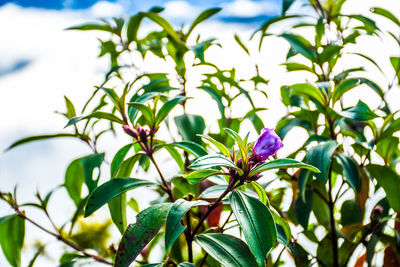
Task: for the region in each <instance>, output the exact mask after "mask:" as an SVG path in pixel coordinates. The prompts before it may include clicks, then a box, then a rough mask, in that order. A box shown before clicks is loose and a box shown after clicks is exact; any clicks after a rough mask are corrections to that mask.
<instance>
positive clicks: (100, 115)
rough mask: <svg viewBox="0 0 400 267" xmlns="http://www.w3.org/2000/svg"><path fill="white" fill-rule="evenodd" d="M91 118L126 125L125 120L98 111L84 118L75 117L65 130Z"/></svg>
mask: <svg viewBox="0 0 400 267" xmlns="http://www.w3.org/2000/svg"><path fill="white" fill-rule="evenodd" d="M91 118H95V119H105V120H109V121H111V122H116V123H119V124H125V122H124V121H123V120H121V119H120V118H118V117H117V116H115V115H114V114H111V113H107V112H102V111H96V112H93V113H91V114H89V115H87V116H84V117H74V118H72V119H70V120H69V121H68V123H67V125H65V127H64V128H66V127H68V126H71V125H73V124H75V123H77V122H79V121H81V120H86V119H91Z"/></svg>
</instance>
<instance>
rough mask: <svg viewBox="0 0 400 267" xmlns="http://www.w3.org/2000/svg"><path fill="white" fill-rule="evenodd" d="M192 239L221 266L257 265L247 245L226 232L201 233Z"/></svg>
mask: <svg viewBox="0 0 400 267" xmlns="http://www.w3.org/2000/svg"><path fill="white" fill-rule="evenodd" d="M194 241H195V242H196V243H197V244H199V245H200V246H201V247H202V248H203V249H204V250H205V251H206V252H207V253H208V254H210V255H211V257H213V258H214V259H216V260H217V261H218V262H219V263H221V264H222V266H225V267H250V266H257V263H256V261H255V259H254V256H253V254H252V253H251V252H250V249H249V247H248V246H247V245H246V243H244V242H243V241H242V240H240V239H239V238H237V237H234V236H231V235H227V234H201V235H197V236H196V237H195V239H194Z"/></svg>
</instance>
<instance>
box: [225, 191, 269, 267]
mask: <svg viewBox="0 0 400 267" xmlns="http://www.w3.org/2000/svg"><path fill="white" fill-rule="evenodd" d="M229 202H230V203H231V207H232V211H233V214H234V215H235V218H236V220H237V221H238V223H239V225H240V228H241V229H242V231H243V234H244V236H245V238H246V241H247V244H248V245H249V247H250V250H251V251H252V253H253V254H254V255H255V257H256V259H257V263H258V266H265V257H266V256H267V255H268V253H269V252H270V250H271V249H272V247H273V246H275V244H276V241H277V239H276V238H277V235H276V228H275V223H274V219H273V217H272V215H271V212H270V211H269V209H268V208H267V206H265V205H264V204H263V203H262V202H261V201H259V200H258V199H256V198H254V197H250V196H248V195H246V194H244V193H242V192H240V191H233V192H232V193H231V195H230V197H229Z"/></svg>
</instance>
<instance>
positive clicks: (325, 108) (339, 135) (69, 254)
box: [0, 1, 400, 267]
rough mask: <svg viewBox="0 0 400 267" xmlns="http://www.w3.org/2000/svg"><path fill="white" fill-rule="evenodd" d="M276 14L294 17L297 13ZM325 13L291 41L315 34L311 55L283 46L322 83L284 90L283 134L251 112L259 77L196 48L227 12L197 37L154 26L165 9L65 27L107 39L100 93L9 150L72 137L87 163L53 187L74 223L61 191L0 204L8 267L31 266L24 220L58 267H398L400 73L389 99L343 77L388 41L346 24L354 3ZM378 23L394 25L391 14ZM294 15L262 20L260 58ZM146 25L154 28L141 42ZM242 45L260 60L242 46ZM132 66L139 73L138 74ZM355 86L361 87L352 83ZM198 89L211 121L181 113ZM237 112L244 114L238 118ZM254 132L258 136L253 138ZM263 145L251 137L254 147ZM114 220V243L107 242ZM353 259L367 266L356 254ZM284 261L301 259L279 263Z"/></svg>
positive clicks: (371, 26)
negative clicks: (365, 94) (393, 102)
mask: <svg viewBox="0 0 400 267" xmlns="http://www.w3.org/2000/svg"><path fill="white" fill-rule="evenodd" d="M283 2H284V4H283V12H285V11H286V10H287V8H288V6H290V3H292V2H293V1H283ZM321 2H322V1H309V7H310V8H311V9H313V10H314V11H315V14H314V15H315V16H314V17H310V18H309V19H310V22H307V23H300V24H298V25H294V26H293V27H292V29H291V30H293V31H294V32H295V31H296V29H298V28H301V27H314V28H315V36H313V38H311V39H312V40H311V41H309V40H308V39H307V38H306V37H308V36H305V37H302V36H300V35H298V34H295V33H292V32H290V33H283V34H281V35H279V37H281V38H283V39H284V40H286V41H287V42H288V43H289V45H290V50H289V52H288V55H287V62H285V63H284V65H285V66H286V68H287V71H288V73H289V74H290V73H291V72H292V71H302V72H303V73H307V74H308V75H310V77H308V76H307V81H314V82H313V83H311V82H307V83H297V84H293V85H283V86H282V87H281V98H282V103H283V104H284V105H285V106H286V107H287V110H288V113H287V115H285V116H284V117H283V118H282V119H281V120H279V122H278V124H277V126H276V127H275V129H270V128H265V125H264V122H263V120H262V119H261V118H264V117H263V116H262V112H263V111H264V110H265V107H264V106H261V107H259V106H256V103H255V101H253V100H254V97H255V96H257V97H258V96H266V92H265V87H266V86H267V85H268V80H266V79H265V78H264V77H263V75H264V74H261V73H260V66H259V65H255V66H254V70H255V71H254V73H253V74H252V75H253V76H252V77H238V76H237V74H236V71H235V68H232V69H221V68H220V67H219V66H218V65H217V64H216V63H214V62H212V61H211V60H209V59H208V58H207V57H206V55H207V51H208V49H209V48H210V47H213V46H214V47H216V46H218V43H217V42H216V40H215V39H206V40H203V39H201V38H200V36H198V38H196V39H195V40H193V39H194V38H189V37H191V36H192V35H193V30H194V29H195V28H196V27H197V26H198V25H199V24H200V23H201V22H203V21H204V20H206V19H208V18H209V17H211V16H213V15H214V14H216V13H218V12H219V11H220V8H212V9H208V10H205V11H204V12H202V13H201V14H200V15H199V16H198V17H197V18H195V20H194V21H193V22H192V24H191V25H190V26H189V27H188V28H185V27H183V26H182V27H181V28H180V29H178V30H175V29H174V27H173V26H172V25H171V24H170V23H169V22H168V21H167V20H166V19H165V18H163V17H162V16H161V15H160V13H161V12H162V10H163V9H162V8H160V7H154V8H152V9H150V10H149V11H147V12H139V13H137V14H135V15H133V16H132V17H130V18H129V19H128V20H125V19H124V18H114V19H113V20H111V21H106V20H103V21H102V22H101V23H96V24H85V25H80V26H76V27H72V28H70V30H83V31H86V30H96V31H103V32H106V33H107V34H109V36H108V38H106V39H102V40H100V43H101V52H100V55H99V56H101V57H102V56H106V55H107V56H109V58H110V66H109V69H108V70H107V71H106V75H105V79H104V81H103V82H102V83H101V84H100V85H99V86H96V87H95V90H94V92H93V94H92V96H91V97H90V98H89V99H88V100H87V102H86V103H85V104H84V106H83V107H82V109H81V111H80V113H79V111H78V112H77V109H76V108H75V106H74V104H73V102H72V101H70V99H69V98H67V97H65V108H66V111H65V112H60V113H61V114H62V115H63V116H64V117H65V118H66V127H65V130H64V132H62V133H58V134H46V135H39V136H31V137H27V138H22V139H20V140H18V141H16V142H15V143H13V144H12V145H11V146H10V147H9V149H13V148H15V147H17V146H19V145H22V144H26V143H28V142H32V141H37V140H43V139H49V138H64V137H68V138H73V139H75V140H77V141H79V142H83V143H84V144H86V145H87V148H88V151H89V152H87V153H88V154H87V155H85V156H83V157H79V158H76V159H75V160H73V161H72V162H71V163H70V164H69V165H68V167H67V169H66V172H65V179H64V181H63V183H62V185H61V186H60V187H57V188H56V189H59V188H62V189H65V191H66V193H67V195H68V197H69V200H70V204H71V205H72V206H73V209H74V213H73V214H68V216H67V218H66V219H65V218H63V219H65V221H64V222H63V223H62V224H60V225H59V224H58V223H56V222H55V220H53V218H52V215H51V214H52V213H51V210H50V208H49V205H48V204H49V202H50V200H51V199H52V196H53V195H54V194H56V193H58V192H59V191H56V189H54V190H51V191H50V192H48V193H47V194H46V195H44V196H43V195H42V194H41V193H39V192H38V193H37V194H36V197H37V201H36V202H28V203H20V202H19V199H18V201H17V190H14V192H3V191H0V200H3V201H5V202H6V203H7V204H9V206H10V207H11V208H12V209H13V210H14V213H12V214H7V215H6V216H4V217H1V218H0V236H1V238H0V246H1V248H2V251H3V253H4V255H5V257H6V259H7V260H8V262H9V263H10V264H11V265H12V266H18V267H19V266H21V265H22V263H21V250H22V247H23V244H24V237H25V222H29V223H31V224H33V225H34V226H36V227H38V228H39V229H41V230H43V231H44V232H46V233H47V234H49V235H52V236H54V237H55V238H56V239H57V240H59V241H61V242H62V243H63V244H65V245H66V248H63V249H64V250H65V251H64V250H63V251H62V254H61V255H60V257H59V263H60V265H61V266H72V265H74V264H80V263H93V261H96V262H98V263H102V264H107V265H113V266H129V265H132V264H133V265H134V266H180V267H188V266H192V267H193V266H199V267H202V266H210V267H214V266H220V265H222V266H234V267H236V266H238V267H247V266H261V267H262V266H271V265H273V266H279V265H281V264H283V265H285V264H287V262H288V261H294V263H295V265H297V266H309V265H313V264H318V265H320V266H335V267H338V266H346V265H348V264H349V263H350V262H352V261H353V262H354V263H355V264H354V265H357V266H361V265H363V263H364V262H368V264H371V263H372V260H373V259H374V255H375V254H377V253H384V259H385V260H384V261H385V263H387V264H389V263H390V264H394V265H395V264H397V265H400V261H399V258H398V257H399V255H400V250H399V246H398V244H399V240H400V239H399V234H400V227H399V224H398V219H399V214H400V204H399V203H400V202H399V201H398V196H399V195H400V186H399V185H400V182H399V181H400V178H399V175H398V173H397V172H396V168H397V167H398V163H399V162H400V160H399V158H400V153H399V150H398V146H399V143H400V142H399V138H398V137H396V135H395V133H397V132H398V131H399V130H400V118H396V116H395V113H396V112H392V110H391V109H390V105H389V104H388V102H387V97H386V96H387V94H388V93H389V91H390V90H391V89H392V88H396V86H397V87H398V84H397V85H396V84H395V83H394V81H396V79H397V81H398V80H399V69H400V59H399V57H391V58H390V62H391V64H392V66H393V69H394V70H395V73H394V78H393V80H392V81H390V82H389V83H388V84H387V85H388V86H387V87H388V88H389V89H388V90H382V88H381V87H380V86H379V85H378V84H377V83H375V82H373V81H372V80H370V79H369V77H368V76H369V75H368V74H369V73H368V72H365V73H364V72H363V71H364V69H363V68H354V67H351V68H350V67H349V66H347V65H346V64H343V66H342V67H337V66H339V65H340V64H337V63H338V62H339V63H340V59H341V58H343V57H346V56H347V55H348V54H349V52H348V51H347V50H346V49H347V47H348V44H352V45H353V44H354V45H356V44H357V41H356V40H357V38H358V37H359V36H368V37H373V36H374V35H375V34H376V35H377V34H379V33H381V31H380V30H379V29H378V27H377V26H376V23H375V22H374V21H373V20H371V19H369V18H367V17H364V16H362V15H359V14H355V15H354V14H352V15H348V14H344V13H343V12H342V10H341V9H342V5H343V4H344V2H345V1H323V2H322V3H321ZM371 12H373V14H375V15H379V16H381V17H385V18H386V19H389V20H390V21H391V22H392V23H394V24H395V25H397V26H399V27H400V22H399V20H398V19H397V18H396V17H395V16H394V15H393V14H392V13H390V12H389V11H387V10H384V9H382V8H375V9H373V10H372V11H371ZM300 17H302V16H300V15H285V14H282V17H278V18H273V19H272V20H269V21H267V22H266V23H265V24H264V25H262V26H261V27H260V28H259V30H258V31H257V32H261V39H260V46H259V47H260V49H261V48H262V43H261V42H262V40H263V39H264V38H268V36H271V35H272V34H271V33H270V32H269V27H270V26H271V25H272V24H274V23H279V22H280V21H282V20H291V19H298V18H300ZM145 19H148V20H150V21H152V22H154V23H155V24H157V25H158V26H160V27H161V29H160V30H158V31H152V32H149V33H146V35H141V34H138V31H139V30H140V29H141V23H142V21H143V20H145ZM313 20H315V21H313ZM328 30H331V31H334V30H336V31H337V34H336V35H335V36H337V38H338V39H337V40H335V41H332V40H331V39H330V38H328V37H330V36H331V35H332V34H330V33H329V32H325V31H328ZM299 34H300V33H299ZM390 36H392V37H395V36H396V35H395V34H393V33H391V34H390ZM395 39H396V41H397V42H398V43H400V42H399V40H397V39H398V38H397V37H395ZM235 41H236V42H237V44H238V45H239V46H240V47H241V48H242V49H243V50H244V52H245V53H247V54H248V55H249V56H250V55H251V54H252V52H250V50H249V49H248V47H247V46H246V45H245V44H244V43H243V42H242V40H241V39H240V38H239V36H237V35H235ZM345 48H346V49H345ZM221 49H223V48H221ZM355 54H356V55H358V56H360V55H361V57H362V58H364V59H367V60H368V62H373V60H371V59H370V58H369V57H368V56H367V55H363V54H359V53H358V52H355ZM132 56H135V57H137V58H139V59H140V60H137V61H135V62H134V63H132V61H130V59H131V57H132ZM149 57H150V58H151V59H154V58H158V59H159V64H172V66H173V68H172V71H170V73H158V72H157V73H154V72H145V71H142V68H141V63H138V62H145V61H146V60H147V59H148V58H149ZM297 60H299V62H297ZM373 63H374V62H373ZM306 64H308V65H306ZM374 65H375V66H378V64H376V63H374ZM168 67H170V66H168ZM199 67H207V68H211V71H209V70H207V71H205V70H204V69H203V68H199ZM378 67H379V66H378ZM338 68H339V70H338ZM343 69H344V70H343ZM168 70H171V68H168ZM189 71H198V72H200V73H201V80H199V81H196V82H198V84H199V86H198V87H192V86H190V84H191V83H189V82H188V80H189V79H192V76H190V75H188V73H189ZM360 72H362V73H363V74H365V75H364V76H366V77H364V76H360V77H357V76H356V77H353V76H352V75H355V73H356V74H358V73H360ZM133 73H134V74H135V76H134V77H132V74H133ZM360 75H361V74H360ZM249 84H250V85H249ZM359 85H364V86H366V88H370V89H372V90H373V91H374V92H375V93H376V95H377V97H378V99H379V102H380V103H381V104H380V105H379V106H377V107H376V108H375V109H370V108H369V106H368V105H367V104H366V103H364V102H362V101H361V100H360V101H358V102H357V104H354V105H350V106H346V105H345V101H343V100H344V99H345V98H346V99H347V92H349V91H350V90H352V89H353V88H355V87H357V86H359ZM193 91H194V92H196V93H207V94H208V95H209V96H211V98H212V99H213V101H215V104H216V105H215V111H216V112H217V113H218V116H219V119H218V121H216V120H208V118H207V120H205V119H204V118H203V117H202V116H200V115H197V114H190V113H188V110H190V109H189V107H190V105H191V103H193V102H194V101H196V100H197V97H193V98H189V97H188V95H192V94H191V93H192V92H193ZM353 98H354V97H353ZM244 102H245V103H246V104H248V105H247V106H246V105H243V103H244ZM257 103H259V102H257ZM210 106H211V105H210ZM246 107H247V108H248V110H245V109H246ZM232 109H240V110H241V111H242V112H243V114H244V115H243V116H242V117H233V116H232V113H231V112H230V111H231V110H232ZM217 110H218V111H217ZM245 123H251V124H252V125H253V126H254V129H252V130H251V131H248V130H246V131H245V130H244V127H243V126H242V125H244V124H245ZM209 126H210V127H209ZM211 126H214V127H211ZM299 127H300V128H302V130H303V132H304V131H305V133H306V135H307V138H306V140H300V139H299V140H300V141H298V140H297V139H296V145H297V147H295V146H294V148H296V150H295V151H294V152H292V153H291V154H289V155H288V157H287V158H280V157H278V156H277V152H278V151H279V150H280V149H281V148H282V147H283V143H285V147H286V146H287V147H289V146H288V145H287V143H286V140H288V137H286V136H287V134H288V132H291V131H292V129H293V128H299ZM211 129H212V130H211ZM247 132H250V133H247ZM246 133H247V135H244V134H246ZM255 133H257V135H258V138H257V139H256V140H255V142H249V139H251V137H250V136H254V135H255ZM105 135H108V136H109V137H110V136H112V137H113V138H114V139H113V141H112V142H113V143H112V146H113V147H117V148H118V150H117V151H115V152H111V153H110V151H106V149H104V147H102V141H103V139H102V138H103V136H105ZM117 137H118V138H117ZM103 142H104V141H103ZM95 170H98V172H97V171H95ZM104 170H107V172H106V173H105V172H104ZM270 170H273V171H272V172H267V171H270ZM96 173H98V175H95V174H96ZM139 188H140V189H139ZM140 190H143V191H140ZM138 192H141V193H138ZM143 192H144V193H143ZM383 192H384V193H385V196H384V197H382V193H383ZM146 197H149V198H151V199H149V200H148V201H145V200H144V198H146ZM371 199H373V201H375V200H376V201H375V202H373V207H371V209H369V208H366V206H367V204H368V203H369V205H371ZM66 202H67V201H66ZM287 202H290V203H287ZM102 207H108V211H109V213H107V218H108V219H109V220H108V221H106V222H104V223H99V222H96V223H91V222H90V220H88V219H87V217H91V218H93V219H94V220H95V219H98V218H99V217H98V216H101V212H100V210H101V209H103V210H104V208H102ZM30 208H38V209H40V210H41V211H43V214H44V215H45V218H47V219H48V221H49V224H50V226H51V228H46V227H45V226H43V225H41V224H40V223H39V222H38V221H37V220H35V219H33V217H32V216H31V214H30V213H29V209H30ZM339 213H340V214H339ZM311 215H312V216H311ZM60 220H61V219H60ZM57 222H59V220H57ZM111 222H112V227H113V229H114V230H115V232H116V233H115V234H114V235H111V234H109V233H108V230H109V229H110V228H111V227H110V224H111ZM111 229H112V228H111ZM294 229H295V231H292V230H294ZM27 234H29V233H27ZM310 244H314V246H310ZM35 248H36V249H37V252H36V254H35V255H34V257H33V259H32V260H31V261H30V263H29V266H32V265H33V264H34V263H35V261H36V260H37V259H38V258H40V257H39V255H41V254H42V253H44V252H45V251H46V244H39V245H37V246H36V247H35ZM315 248H316V249H315ZM358 248H360V249H358ZM376 248H377V249H376ZM382 248H383V249H382ZM358 251H362V252H363V253H364V251H365V253H364V254H362V255H361V256H360V255H358V254H357V253H358ZM382 251H383V252H382ZM283 253H289V254H290V255H291V256H292V257H287V259H286V260H285V261H283V257H281V255H284V254H283ZM375 258H378V259H379V258H382V257H375ZM22 260H24V257H22ZM23 264H25V262H23ZM26 265H28V263H27V264H26ZM377 265H382V264H377Z"/></svg>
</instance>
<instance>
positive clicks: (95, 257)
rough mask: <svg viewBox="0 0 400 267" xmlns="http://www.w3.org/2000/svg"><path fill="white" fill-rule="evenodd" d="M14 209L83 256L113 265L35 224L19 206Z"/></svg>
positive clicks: (39, 226)
mask: <svg viewBox="0 0 400 267" xmlns="http://www.w3.org/2000/svg"><path fill="white" fill-rule="evenodd" d="M13 208H14V210H15V211H16V213H17V214H18V215H19V216H20V217H22V218H23V219H25V220H27V221H28V222H30V223H32V224H33V225H35V226H36V227H38V228H39V229H41V230H43V231H44V232H46V233H48V234H49V235H52V236H54V237H55V238H57V239H58V240H60V241H61V242H63V243H64V244H66V245H68V246H69V247H71V248H73V249H75V250H77V251H79V252H81V253H82V254H83V255H85V256H87V257H90V258H92V259H94V260H95V261H98V262H101V263H104V264H108V265H113V264H112V263H111V262H109V261H107V260H105V259H103V258H100V257H99V256H97V255H94V254H91V253H89V252H86V251H85V250H84V249H83V248H81V247H79V246H78V245H76V244H75V243H73V242H71V241H69V240H67V239H65V238H64V237H63V236H62V235H61V234H56V233H53V232H52V231H50V230H48V229H46V228H44V227H43V226H41V225H39V224H38V223H37V222H35V221H33V220H32V219H30V218H28V217H27V216H26V215H25V214H24V213H23V212H22V211H21V210H20V209H19V208H18V206H14V207H13Z"/></svg>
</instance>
